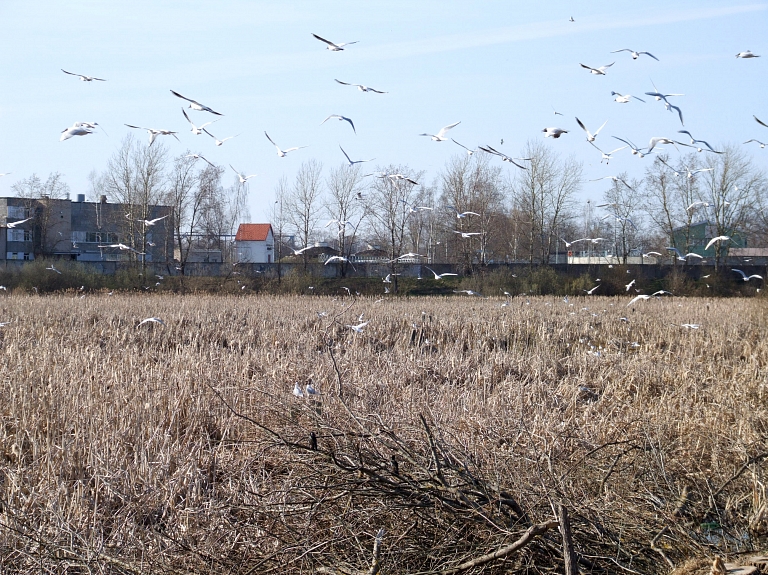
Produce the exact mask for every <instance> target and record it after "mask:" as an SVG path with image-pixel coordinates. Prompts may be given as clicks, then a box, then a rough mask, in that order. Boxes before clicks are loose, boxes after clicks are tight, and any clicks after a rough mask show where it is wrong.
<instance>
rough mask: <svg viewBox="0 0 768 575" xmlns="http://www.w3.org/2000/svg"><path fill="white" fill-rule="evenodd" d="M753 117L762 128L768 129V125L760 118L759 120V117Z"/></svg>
mask: <svg viewBox="0 0 768 575" xmlns="http://www.w3.org/2000/svg"><path fill="white" fill-rule="evenodd" d="M752 117H753V118H754V119H755V122H757V123H758V124H760V125H761V126H765V127H766V128H768V124H766V123H765V122H763V121H762V120H761V119H760V118H758V117H757V116H752Z"/></svg>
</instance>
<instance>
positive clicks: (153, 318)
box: [136, 317, 165, 328]
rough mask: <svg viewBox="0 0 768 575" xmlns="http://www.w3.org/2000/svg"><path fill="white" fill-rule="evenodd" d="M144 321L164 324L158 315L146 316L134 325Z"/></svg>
mask: <svg viewBox="0 0 768 575" xmlns="http://www.w3.org/2000/svg"><path fill="white" fill-rule="evenodd" d="M145 323H159V324H160V325H165V322H164V321H163V320H161V319H160V318H159V317H148V318H147V319H143V320H141V321H140V322H139V325H137V326H136V328H139V327H141V326H142V325H144V324H145Z"/></svg>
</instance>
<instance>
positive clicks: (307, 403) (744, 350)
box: [0, 294, 768, 574]
mask: <svg viewBox="0 0 768 575" xmlns="http://www.w3.org/2000/svg"><path fill="white" fill-rule="evenodd" d="M503 301H504V300H502V299H473V298H459V297H452V298H448V299H445V298H422V299H407V300H406V299H403V300H398V299H393V300H386V301H381V302H378V303H375V302H374V300H373V299H368V298H350V297H344V298H341V297H340V298H338V299H330V298H325V297H253V296H245V297H236V296H172V295H168V296H147V297H140V296H132V295H115V296H112V297H108V296H107V295H106V294H88V295H87V296H86V297H85V298H82V299H81V298H79V297H77V296H74V297H73V296H72V295H69V296H67V295H57V296H47V297H30V296H26V295H16V294H14V295H11V296H8V297H4V298H2V299H0V321H3V322H9V323H8V324H7V325H5V326H4V327H2V328H0V349H1V354H2V364H1V365H0V376H1V377H0V386H1V387H0V413H2V427H1V428H0V571H2V572H3V573H6V572H8V573H10V572H29V571H35V572H41V573H42V572H45V573H147V572H157V573H238V574H239V573H243V574H244V573H253V574H262V573H273V572H278V573H281V574H283V573H344V574H352V573H361V574H362V573H371V574H375V573H376V572H378V569H379V568H380V569H381V572H382V573H481V572H482V573H502V572H503V573H550V572H553V571H555V572H562V569H563V539H562V537H561V535H560V533H559V532H558V529H557V526H556V525H554V523H552V520H553V519H554V518H555V516H556V515H555V514H556V511H557V510H558V509H559V508H560V507H559V506H563V507H564V508H565V509H567V511H568V514H569V517H570V524H571V531H572V534H573V540H574V548H575V552H576V555H577V557H578V559H579V563H580V568H581V571H582V572H585V573H586V572H593V573H598V572H602V573H665V572H668V571H669V570H670V569H671V567H672V566H673V565H679V564H681V563H682V562H683V561H685V560H687V559H689V558H691V557H710V558H711V557H712V556H714V555H715V554H720V555H726V554H730V555H733V554H736V553H739V552H746V551H750V550H754V549H758V548H761V547H762V548H764V547H765V545H764V543H765V539H764V536H765V535H766V532H767V530H768V508H767V505H768V498H767V497H766V485H765V483H766V479H768V478H767V477H766V467H765V463H766V461H767V460H768V459H766V458H767V457H768V408H767V407H766V405H767V403H766V402H767V400H768V384H767V381H766V364H767V363H768V344H766V325H768V322H766V319H767V315H768V314H766V306H765V304H764V303H763V302H760V301H758V300H753V299H721V300H716V299H693V298H691V299H683V298H669V299H661V300H652V301H648V302H638V303H637V304H636V305H634V306H633V307H631V308H627V307H626V302H627V301H629V298H628V297H621V298H599V297H593V298H572V299H571V302H570V303H571V304H573V305H569V304H568V303H565V302H564V301H563V300H562V299H560V298H553V297H549V298H547V297H541V298H531V299H530V302H528V301H527V300H526V299H525V298H522V299H521V298H516V299H514V300H512V301H511V303H510V305H509V306H507V307H502V306H501V303H502V302H503ZM585 308H588V309H585ZM317 312H326V313H327V315H325V316H323V317H319V316H318V313H317ZM361 314H364V316H363V319H362V320H359V316H360V315H361ZM150 316H157V317H160V318H162V319H163V320H164V322H165V326H163V325H160V324H145V325H142V326H140V327H137V324H138V323H139V321H141V320H142V319H144V318H147V317H150ZM622 317H626V318H627V319H628V321H623V320H622V319H621V318H622ZM360 321H370V323H369V324H368V325H367V326H366V327H365V328H364V330H363V333H361V334H355V333H354V332H352V330H350V329H349V328H347V327H345V325H347V324H358V323H360ZM683 323H695V324H700V328H699V329H690V328H683V327H680V324H683ZM297 381H298V382H301V384H302V385H304V384H306V383H307V382H309V381H312V382H313V384H314V385H315V387H316V388H317V389H318V390H319V391H320V392H321V395H320V397H319V398H317V399H306V398H305V399H298V398H296V397H294V396H293V394H292V389H293V385H294V382H297ZM315 440H316V443H317V445H316V448H315V446H314V445H313V441H315ZM382 528H383V529H384V535H383V537H382V538H381V539H380V541H379V543H380V545H376V547H377V551H376V553H374V546H375V545H374V544H375V541H376V534H377V532H378V531H379V530H380V529H382ZM521 538H522V541H521V542H520V543H519V545H517V546H514V545H512V544H513V543H515V542H516V541H517V540H519V539H521ZM496 551H498V553H497V554H496V556H490V555H489V554H492V553H494V552H496ZM374 558H376V559H374Z"/></svg>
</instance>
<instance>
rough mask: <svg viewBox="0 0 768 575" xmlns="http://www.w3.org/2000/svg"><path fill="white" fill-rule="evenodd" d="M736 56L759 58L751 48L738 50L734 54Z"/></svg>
mask: <svg viewBox="0 0 768 575" xmlns="http://www.w3.org/2000/svg"><path fill="white" fill-rule="evenodd" d="M736 57H737V58H759V57H760V56H758V55H757V54H753V53H752V50H744V51H743V52H739V53H738V54H736Z"/></svg>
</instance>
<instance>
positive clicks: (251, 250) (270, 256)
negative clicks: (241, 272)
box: [235, 224, 275, 264]
mask: <svg viewBox="0 0 768 575" xmlns="http://www.w3.org/2000/svg"><path fill="white" fill-rule="evenodd" d="M235 254H236V259H237V262H238V263H244V264H249V263H250V264H271V263H273V262H274V261H275V235H274V233H273V232H272V224H240V227H238V228H237V234H236V235H235Z"/></svg>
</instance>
